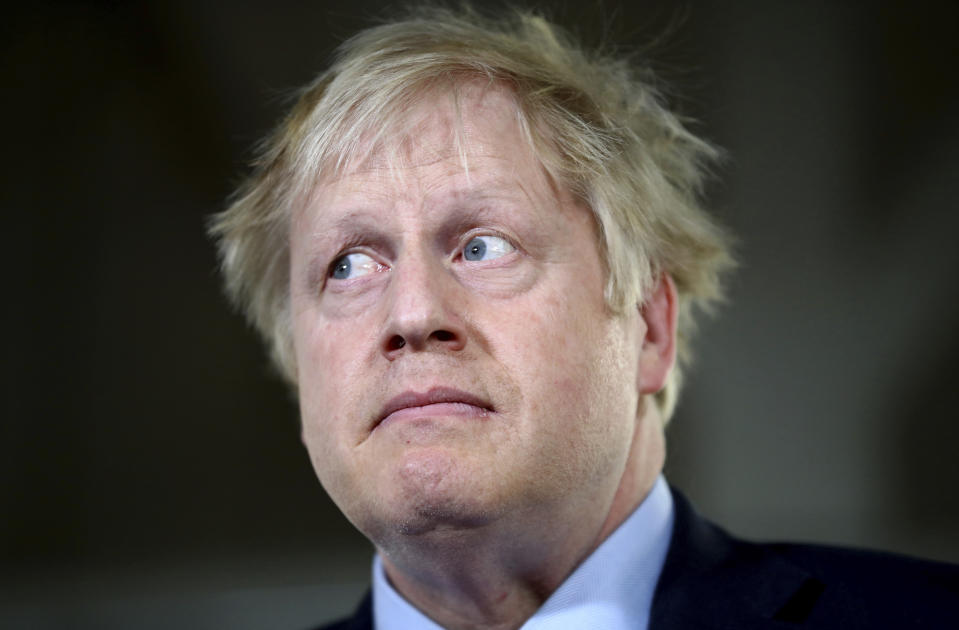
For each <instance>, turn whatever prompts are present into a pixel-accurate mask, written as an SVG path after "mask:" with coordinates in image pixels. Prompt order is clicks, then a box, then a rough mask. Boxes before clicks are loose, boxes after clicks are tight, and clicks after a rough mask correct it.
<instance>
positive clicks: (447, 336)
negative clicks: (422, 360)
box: [433, 330, 454, 341]
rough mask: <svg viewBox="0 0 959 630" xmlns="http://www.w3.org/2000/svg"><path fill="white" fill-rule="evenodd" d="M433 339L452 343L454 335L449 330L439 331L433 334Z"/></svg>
mask: <svg viewBox="0 0 959 630" xmlns="http://www.w3.org/2000/svg"><path fill="white" fill-rule="evenodd" d="M433 337H434V338H435V339H436V340H437V341H452V340H453V338H454V335H453V333H451V332H450V331H448V330H437V331H434V332H433Z"/></svg>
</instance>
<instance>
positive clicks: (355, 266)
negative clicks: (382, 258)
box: [330, 253, 385, 280]
mask: <svg viewBox="0 0 959 630" xmlns="http://www.w3.org/2000/svg"><path fill="white" fill-rule="evenodd" d="M383 269H385V267H384V266H383V265H381V264H380V263H378V262H376V261H375V260H373V259H372V258H370V257H369V256H367V255H366V254H360V253H354V254H347V255H346V256H340V257H339V258H337V259H336V260H335V261H334V262H333V266H332V267H331V268H330V277H331V278H333V279H334V280H349V279H350V278H358V277H360V276H365V275H367V274H371V273H373V272H376V271H382V270H383Z"/></svg>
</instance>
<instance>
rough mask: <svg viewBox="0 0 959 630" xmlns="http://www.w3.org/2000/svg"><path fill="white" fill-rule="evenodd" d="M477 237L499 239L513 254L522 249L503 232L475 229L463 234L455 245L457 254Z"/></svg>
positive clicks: (513, 239)
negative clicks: (511, 249) (504, 242)
mask: <svg viewBox="0 0 959 630" xmlns="http://www.w3.org/2000/svg"><path fill="white" fill-rule="evenodd" d="M478 236H494V237H496V238H501V239H503V240H504V241H506V242H507V243H509V244H510V246H511V247H512V248H513V251H514V252H518V251H522V248H521V247H520V246H519V244H518V243H517V241H516V239H515V238H513V236H511V235H510V234H507V233H505V232H502V231H500V230H497V229H494V228H488V227H484V228H475V229H472V230H469V231H468V232H466V233H465V234H463V237H462V239H461V241H460V243H459V244H458V245H457V249H456V251H457V253H461V252H462V251H463V248H464V247H466V246H467V245H468V244H469V242H470V241H472V240H473V239H474V238H476V237H478ZM509 253H513V252H509Z"/></svg>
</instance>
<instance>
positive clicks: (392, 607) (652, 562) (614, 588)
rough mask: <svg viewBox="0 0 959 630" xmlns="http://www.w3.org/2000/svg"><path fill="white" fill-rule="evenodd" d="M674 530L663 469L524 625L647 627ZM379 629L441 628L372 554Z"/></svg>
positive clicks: (537, 628) (542, 628)
mask: <svg viewBox="0 0 959 630" xmlns="http://www.w3.org/2000/svg"><path fill="white" fill-rule="evenodd" d="M672 531H673V498H672V494H671V493H670V491H669V487H668V486H667V485H666V480H665V479H663V477H662V475H660V477H659V478H658V479H657V480H656V483H655V484H654V485H653V489H652V490H650V492H649V494H648V495H646V498H645V499H644V500H643V502H642V503H640V505H639V507H637V508H636V510H635V511H634V512H633V513H632V514H631V515H630V516H629V518H627V519H626V520H625V521H623V523H622V524H620V526H619V527H618V528H616V530H615V531H613V533H612V534H611V535H610V536H609V537H608V538H607V539H606V540H604V541H603V542H602V543H601V544H600V545H599V547H597V548H596V550H595V551H593V553H592V554H590V556H589V557H587V558H586V560H585V561H583V563H582V564H580V565H579V567H577V568H576V570H575V571H573V573H571V574H570V576H569V577H568V578H566V580H565V581H564V582H563V583H562V584H560V586H559V588H558V589H556V591H555V592H554V593H553V594H552V595H551V596H550V597H549V599H547V600H546V602H544V603H543V605H542V606H541V607H540V609H539V610H537V611H536V614H534V615H533V616H532V617H531V618H530V619H528V620H527V621H526V623H525V624H523V626H522V628H521V630H552V629H557V628H605V629H608V630H621V629H622V630H625V629H629V630H645V629H646V627H647V626H648V624H649V611H650V607H651V606H652V602H653V592H654V591H655V589H656V581H657V580H658V579H659V574H660V572H661V571H662V569H663V563H664V562H665V560H666V552H667V551H668V550H669V542H670V538H671V537H672ZM373 619H374V626H373V627H374V628H376V630H442V628H441V627H440V626H439V625H437V624H436V623H435V622H434V621H432V620H431V619H429V618H428V617H427V616H426V615H424V614H423V613H421V612H420V611H419V610H417V609H416V608H415V607H414V606H412V605H411V604H410V603H409V602H407V601H406V600H405V599H404V598H403V597H402V596H401V595H400V594H399V593H397V592H396V590H395V589H394V588H393V586H392V585H391V584H390V583H389V580H388V579H387V578H386V572H385V571H384V570H383V563H382V561H381V560H380V557H379V556H376V557H375V558H374V559H373Z"/></svg>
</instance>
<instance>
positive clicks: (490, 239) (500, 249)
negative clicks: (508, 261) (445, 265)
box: [463, 236, 516, 261]
mask: <svg viewBox="0 0 959 630" xmlns="http://www.w3.org/2000/svg"><path fill="white" fill-rule="evenodd" d="M515 249H516V248H515V247H513V246H512V245H511V244H510V242H509V241H507V240H506V239H505V238H500V237H499V236H475V237H473V240H471V241H470V242H469V243H467V244H466V247H465V248H464V249H463V258H464V259H465V260H471V261H477V260H493V259H494V258H499V257H501V256H505V255H506V254H508V253H510V252H511V251H513V250H515Z"/></svg>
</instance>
